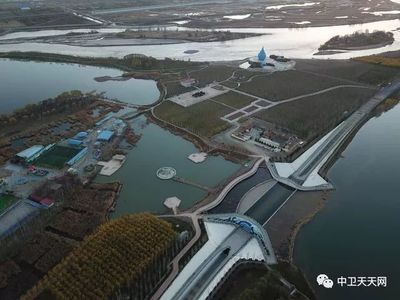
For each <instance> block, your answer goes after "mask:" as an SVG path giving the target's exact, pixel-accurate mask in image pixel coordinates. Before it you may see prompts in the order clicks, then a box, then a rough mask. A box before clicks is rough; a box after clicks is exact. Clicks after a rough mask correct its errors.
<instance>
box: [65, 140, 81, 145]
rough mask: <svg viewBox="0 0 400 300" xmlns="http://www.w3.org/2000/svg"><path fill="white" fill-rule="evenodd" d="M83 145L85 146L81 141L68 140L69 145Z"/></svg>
mask: <svg viewBox="0 0 400 300" xmlns="http://www.w3.org/2000/svg"><path fill="white" fill-rule="evenodd" d="M82 144H83V142H82V141H81V140H76V139H69V140H68V145H71V146H80V145H82Z"/></svg>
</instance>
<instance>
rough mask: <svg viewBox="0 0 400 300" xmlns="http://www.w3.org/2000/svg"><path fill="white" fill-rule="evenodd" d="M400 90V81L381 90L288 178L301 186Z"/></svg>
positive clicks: (344, 122)
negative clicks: (375, 110)
mask: <svg viewBox="0 0 400 300" xmlns="http://www.w3.org/2000/svg"><path fill="white" fill-rule="evenodd" d="M398 90H400V79H398V80H396V81H395V82H394V83H392V84H390V85H388V86H386V87H385V88H382V89H381V90H379V91H378V93H377V94H376V95H375V96H374V97H372V98H371V99H370V100H369V101H368V102H367V103H366V104H364V105H363V106H361V107H360V108H359V109H358V110H357V111H356V112H355V113H353V114H352V115H351V116H350V117H349V118H347V119H346V120H345V121H343V123H342V124H340V125H339V126H338V127H337V128H336V130H335V132H334V133H332V135H331V136H330V137H329V138H328V139H327V140H325V141H324V143H322V144H321V145H320V146H319V147H318V148H317V149H316V151H315V152H314V153H313V154H312V155H311V156H310V157H309V158H308V159H307V160H306V161H305V162H304V163H303V164H302V165H301V166H300V167H299V168H298V169H297V170H296V172H295V173H293V174H292V176H291V177H290V179H291V180H293V181H295V182H296V183H298V184H303V183H304V182H305V181H306V180H307V178H308V176H310V174H311V172H313V171H314V169H315V168H316V167H317V166H319V165H320V164H321V163H323V162H324V160H327V159H328V158H329V156H330V155H331V154H332V152H333V151H334V150H335V149H337V147H339V146H340V145H341V143H342V142H343V141H344V140H345V139H346V138H347V137H348V136H349V135H350V134H351V133H352V132H353V131H354V130H355V129H356V128H358V126H359V125H361V124H362V122H364V120H365V119H366V118H367V117H368V116H369V114H370V113H371V112H372V110H374V109H375V108H376V107H377V106H378V105H379V104H380V103H381V102H383V101H384V100H385V99H386V98H388V97H390V96H391V95H392V94H393V93H395V92H396V91H398Z"/></svg>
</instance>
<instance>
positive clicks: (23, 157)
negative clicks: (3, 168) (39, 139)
mask: <svg viewBox="0 0 400 300" xmlns="http://www.w3.org/2000/svg"><path fill="white" fill-rule="evenodd" d="M44 150H45V148H44V146H42V145H35V146H32V147H30V148H28V149H25V150H24V151H21V152H19V153H17V155H16V156H15V158H16V161H17V162H25V163H30V162H32V161H33V160H35V159H36V158H38V157H39V156H40V154H42V152H43V151H44Z"/></svg>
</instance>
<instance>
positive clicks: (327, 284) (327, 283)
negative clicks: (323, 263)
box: [317, 274, 333, 289]
mask: <svg viewBox="0 0 400 300" xmlns="http://www.w3.org/2000/svg"><path fill="white" fill-rule="evenodd" d="M317 283H318V285H322V286H323V287H324V288H327V289H331V288H332V287H333V281H332V280H331V279H329V277H328V275H325V274H319V275H318V276H317Z"/></svg>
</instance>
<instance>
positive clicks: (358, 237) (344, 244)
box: [295, 105, 400, 300]
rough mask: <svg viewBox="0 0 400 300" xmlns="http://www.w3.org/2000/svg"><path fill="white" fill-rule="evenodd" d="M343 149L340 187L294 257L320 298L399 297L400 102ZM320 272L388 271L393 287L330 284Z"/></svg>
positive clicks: (335, 173)
mask: <svg viewBox="0 0 400 300" xmlns="http://www.w3.org/2000/svg"><path fill="white" fill-rule="evenodd" d="M343 155H344V158H341V159H339V160H338V161H337V163H336V164H335V165H334V167H333V168H332V169H331V170H330V172H329V178H330V180H331V181H332V182H333V183H334V185H335V187H336V190H335V191H334V192H332V194H331V196H330V199H329V201H328V202H327V204H326V206H325V208H324V209H323V210H322V211H321V212H320V213H319V214H318V215H317V216H316V217H315V218H314V219H313V220H312V221H311V222H310V223H309V224H307V225H306V226H305V227H304V228H303V229H302V230H301V231H300V234H299V236H298V238H297V243H296V248H295V261H296V263H297V264H298V265H299V266H300V267H301V268H302V269H303V270H304V271H305V273H306V275H307V277H308V279H309V280H310V282H311V283H312V284H313V287H314V288H315V290H316V291H317V294H318V296H319V299H323V300H325V299H327V300H337V299H342V300H347V299H349V300H353V299H362V300H380V299H382V300H391V299H393V300H397V299H400V296H399V295H400V240H399V235H400V217H399V216H400V188H399V187H400V105H397V106H396V107H395V108H394V109H392V110H390V111H389V112H387V113H384V114H383V115H381V116H380V117H378V118H374V119H371V120H370V121H369V122H368V123H367V124H366V125H365V126H364V127H363V128H362V129H361V130H360V131H359V132H358V134H357V135H356V137H355V138H354V140H353V141H352V142H351V144H350V145H349V146H348V147H347V149H346V150H345V152H344V153H343ZM320 273H324V274H327V275H328V276H329V277H331V279H335V278H337V277H340V276H345V277H346V276H356V277H357V276H387V277H388V287H387V288H372V287H369V288H366V287H345V288H340V287H337V286H335V287H334V288H333V289H331V290H327V289H324V288H321V287H318V286H317V284H316V281H315V278H316V276H317V275H318V274H320ZM334 281H335V280H334Z"/></svg>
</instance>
